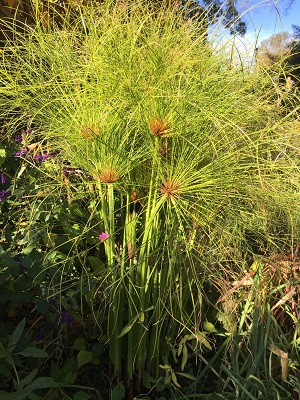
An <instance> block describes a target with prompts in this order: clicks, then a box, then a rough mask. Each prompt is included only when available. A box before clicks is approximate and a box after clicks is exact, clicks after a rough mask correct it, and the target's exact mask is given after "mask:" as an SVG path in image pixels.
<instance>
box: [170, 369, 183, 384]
mask: <svg viewBox="0 0 300 400" xmlns="http://www.w3.org/2000/svg"><path fill="white" fill-rule="evenodd" d="M171 377H172V381H173V383H174V385H175V386H177V387H181V386H180V385H179V383H178V381H177V377H176V374H175V372H174V371H171Z"/></svg>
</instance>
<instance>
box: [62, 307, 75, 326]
mask: <svg viewBox="0 0 300 400" xmlns="http://www.w3.org/2000/svg"><path fill="white" fill-rule="evenodd" d="M72 322H73V319H72V317H71V315H70V314H69V313H68V312H67V311H66V310H64V311H63V312H62V313H61V323H62V324H63V325H64V324H67V325H69V324H71V323H72Z"/></svg>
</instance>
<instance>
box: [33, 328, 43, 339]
mask: <svg viewBox="0 0 300 400" xmlns="http://www.w3.org/2000/svg"><path fill="white" fill-rule="evenodd" d="M44 332H45V329H44V328H42V329H41V330H40V331H39V332H38V333H37V334H36V335H35V338H34V340H35V342H39V341H40V340H43V339H44Z"/></svg>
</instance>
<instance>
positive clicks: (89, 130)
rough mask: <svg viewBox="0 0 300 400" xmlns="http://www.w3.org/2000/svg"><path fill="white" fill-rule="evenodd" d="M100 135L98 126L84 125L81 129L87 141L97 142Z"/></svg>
mask: <svg viewBox="0 0 300 400" xmlns="http://www.w3.org/2000/svg"><path fill="white" fill-rule="evenodd" d="M98 134H99V130H98V128H97V127H96V126H87V125H84V126H83V127H82V129H81V136H82V137H83V138H84V139H87V140H95V139H96V137H97V136H98Z"/></svg>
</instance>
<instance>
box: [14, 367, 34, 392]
mask: <svg viewBox="0 0 300 400" xmlns="http://www.w3.org/2000/svg"><path fill="white" fill-rule="evenodd" d="M37 372H38V368H36V369H34V370H33V371H31V372H30V373H29V374H28V375H27V376H26V377H25V378H24V379H22V380H21V381H20V384H19V390H21V389H23V388H24V386H26V385H29V384H30V383H31V382H32V381H33V379H34V378H35V376H36V374H37Z"/></svg>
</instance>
